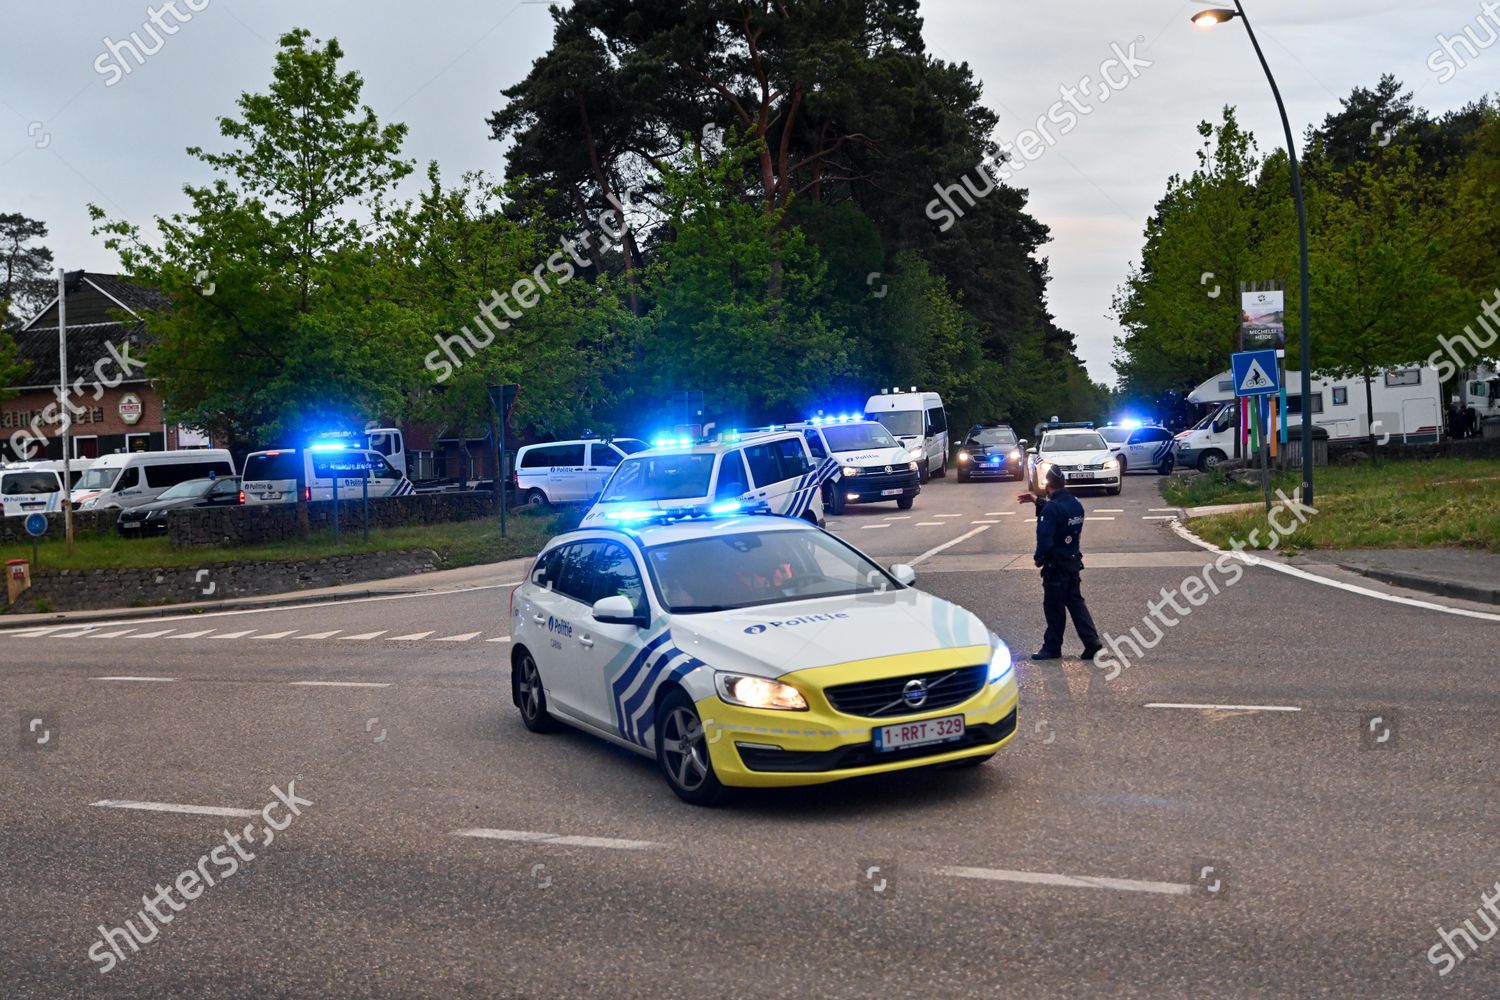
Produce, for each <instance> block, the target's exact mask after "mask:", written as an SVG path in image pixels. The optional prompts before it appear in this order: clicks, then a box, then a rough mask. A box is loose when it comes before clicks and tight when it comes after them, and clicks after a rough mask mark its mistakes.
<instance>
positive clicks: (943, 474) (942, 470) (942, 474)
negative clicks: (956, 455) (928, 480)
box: [932, 455, 948, 479]
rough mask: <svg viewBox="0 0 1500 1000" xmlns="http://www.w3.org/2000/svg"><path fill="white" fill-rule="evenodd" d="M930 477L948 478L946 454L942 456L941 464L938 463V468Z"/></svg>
mask: <svg viewBox="0 0 1500 1000" xmlns="http://www.w3.org/2000/svg"><path fill="white" fill-rule="evenodd" d="M932 478H934V479H947V478H948V456H947V455H944V456H943V464H942V465H940V466H938V470H937V471H936V472H934V473H933V474H932Z"/></svg>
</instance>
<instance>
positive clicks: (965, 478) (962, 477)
mask: <svg viewBox="0 0 1500 1000" xmlns="http://www.w3.org/2000/svg"><path fill="white" fill-rule="evenodd" d="M973 478H974V477H973V476H971V475H969V474H968V473H967V472H965V471H964V470H963V469H959V470H958V481H959V482H961V483H967V482H969V481H970V480H972V479H973Z"/></svg>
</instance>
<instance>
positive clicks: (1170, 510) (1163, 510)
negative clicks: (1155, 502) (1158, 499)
mask: <svg viewBox="0 0 1500 1000" xmlns="http://www.w3.org/2000/svg"><path fill="white" fill-rule="evenodd" d="M1146 509H1147V510H1149V511H1150V512H1151V513H1153V514H1175V513H1177V512H1178V511H1179V510H1181V509H1182V508H1181V507H1147V508H1146Z"/></svg>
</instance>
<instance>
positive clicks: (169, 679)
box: [94, 677, 177, 684]
mask: <svg viewBox="0 0 1500 1000" xmlns="http://www.w3.org/2000/svg"><path fill="white" fill-rule="evenodd" d="M176 679H177V678H175V677H95V678H94V680H96V681H145V682H147V683H155V684H170V683H171V682H172V681H175V680H176Z"/></svg>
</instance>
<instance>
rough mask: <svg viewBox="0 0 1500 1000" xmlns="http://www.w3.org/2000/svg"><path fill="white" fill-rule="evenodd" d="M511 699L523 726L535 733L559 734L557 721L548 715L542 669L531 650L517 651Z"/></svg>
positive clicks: (514, 661)
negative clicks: (518, 711)
mask: <svg viewBox="0 0 1500 1000" xmlns="http://www.w3.org/2000/svg"><path fill="white" fill-rule="evenodd" d="M510 676H511V698H512V699H513V700H514V701H515V703H516V708H518V709H519V710H520V712H521V724H522V725H523V726H525V727H526V728H527V729H529V730H531V731H532V732H533V733H555V732H557V728H558V723H557V720H556V719H554V718H552V716H550V715H548V714H547V692H546V691H545V690H544V688H543V685H542V672H541V668H539V667H538V666H537V665H536V658H535V657H534V656H532V655H531V650H529V649H526V648H525V647H524V646H523V647H522V648H520V649H518V650H516V657H515V659H514V660H512V661H511V667H510Z"/></svg>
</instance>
